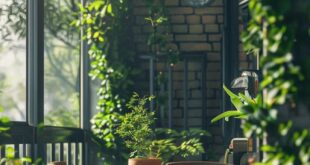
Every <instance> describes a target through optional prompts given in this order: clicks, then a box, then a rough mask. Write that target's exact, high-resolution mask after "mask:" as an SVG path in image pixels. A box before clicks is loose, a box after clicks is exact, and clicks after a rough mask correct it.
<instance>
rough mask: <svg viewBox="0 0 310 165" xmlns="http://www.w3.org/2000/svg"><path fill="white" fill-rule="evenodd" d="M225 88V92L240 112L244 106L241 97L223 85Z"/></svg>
mask: <svg viewBox="0 0 310 165" xmlns="http://www.w3.org/2000/svg"><path fill="white" fill-rule="evenodd" d="M223 88H224V90H225V92H226V93H227V94H228V95H229V97H230V100H231V103H232V104H233V105H234V106H235V108H236V109H237V110H240V109H241V108H242V106H243V103H242V100H241V99H240V97H239V96H238V95H236V94H234V93H233V92H232V91H230V90H229V89H228V88H227V87H226V86H225V85H223Z"/></svg>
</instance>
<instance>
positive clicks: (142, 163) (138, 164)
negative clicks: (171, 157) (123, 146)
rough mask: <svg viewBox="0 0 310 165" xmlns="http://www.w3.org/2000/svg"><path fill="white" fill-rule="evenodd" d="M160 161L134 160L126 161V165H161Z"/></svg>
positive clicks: (150, 159) (151, 159) (152, 159)
mask: <svg viewBox="0 0 310 165" xmlns="http://www.w3.org/2000/svg"><path fill="white" fill-rule="evenodd" d="M161 164H162V161H161V160H160V159H154V158H149V159H145V158H134V159H128V165H161Z"/></svg>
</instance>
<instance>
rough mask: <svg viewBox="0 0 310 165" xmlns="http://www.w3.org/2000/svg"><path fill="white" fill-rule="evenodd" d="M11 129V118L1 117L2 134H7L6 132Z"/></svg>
mask: <svg viewBox="0 0 310 165" xmlns="http://www.w3.org/2000/svg"><path fill="white" fill-rule="evenodd" d="M1 112H3V108H2V107H1V106H0V113H1ZM9 129H10V119H9V118H7V117H3V116H2V117H0V135H2V136H6V135H7V134H6V132H7V131H8V130H9Z"/></svg>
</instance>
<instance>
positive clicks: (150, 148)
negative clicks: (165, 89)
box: [116, 93, 208, 161]
mask: <svg viewBox="0 0 310 165" xmlns="http://www.w3.org/2000/svg"><path fill="white" fill-rule="evenodd" d="M152 99H153V97H144V98H140V97H139V95H138V94H136V93H135V94H134V95H133V96H132V98H131V99H130V101H129V103H128V104H127V106H128V108H129V109H130V110H131V112H130V113H127V114H125V116H123V117H122V123H121V124H120V126H119V127H118V129H117V131H116V132H117V133H118V134H119V135H120V136H121V137H122V138H123V139H124V142H125V144H126V146H127V147H128V148H129V149H130V150H131V155H130V156H131V157H144V158H148V157H156V158H161V159H162V160H163V161H168V160H170V159H171V158H172V157H173V156H176V155H179V156H182V157H184V158H185V157H188V156H197V155H199V154H201V153H203V152H204V149H203V147H202V143H201V142H200V139H199V137H201V136H206V135H208V133H207V132H205V131H201V130H190V131H182V132H180V133H178V132H177V131H175V130H171V129H155V130H154V129H153V128H152V125H153V124H154V122H155V118H154V112H149V111H148V110H147V109H145V104H146V103H147V102H149V101H151V100H152Z"/></svg>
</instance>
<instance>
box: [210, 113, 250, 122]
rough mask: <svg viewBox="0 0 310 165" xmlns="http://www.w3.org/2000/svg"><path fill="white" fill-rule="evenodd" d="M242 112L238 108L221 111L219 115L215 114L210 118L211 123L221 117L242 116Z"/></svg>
mask: <svg viewBox="0 0 310 165" xmlns="http://www.w3.org/2000/svg"><path fill="white" fill-rule="evenodd" d="M243 115H244V114H243V113H242V112H240V111H238V110H230V111H226V112H223V113H221V114H220V115H218V116H216V117H215V118H213V119H212V120H211V123H214V122H217V121H219V120H221V119H223V118H226V117H233V116H237V117H238V116H243Z"/></svg>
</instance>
